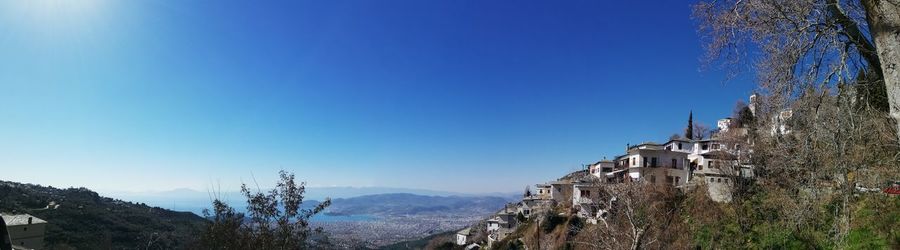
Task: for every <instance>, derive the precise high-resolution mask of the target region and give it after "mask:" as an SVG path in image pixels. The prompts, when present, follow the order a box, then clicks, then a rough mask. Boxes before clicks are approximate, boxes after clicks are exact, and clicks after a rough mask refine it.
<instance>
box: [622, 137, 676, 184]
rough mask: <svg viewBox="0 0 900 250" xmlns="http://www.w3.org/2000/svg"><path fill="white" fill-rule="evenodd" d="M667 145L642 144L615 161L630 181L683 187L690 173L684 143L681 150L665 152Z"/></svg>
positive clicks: (630, 149)
mask: <svg viewBox="0 0 900 250" xmlns="http://www.w3.org/2000/svg"><path fill="white" fill-rule="evenodd" d="M668 145H669V144H665V145H660V144H654V143H644V144H640V145H636V146H632V147H629V148H628V152H627V154H625V155H622V156H619V157H618V158H616V161H617V162H618V163H619V166H620V167H625V168H626V169H627V170H628V171H627V177H628V178H630V179H631V180H632V181H636V180H642V181H647V182H650V183H666V184H669V185H673V186H681V185H684V184H685V183H687V180H688V173H689V172H690V163H689V162H688V159H687V156H688V154H689V153H687V152H684V143H683V144H682V150H667V146H668Z"/></svg>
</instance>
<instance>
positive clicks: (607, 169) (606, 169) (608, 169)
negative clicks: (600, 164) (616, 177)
mask: <svg viewBox="0 0 900 250" xmlns="http://www.w3.org/2000/svg"><path fill="white" fill-rule="evenodd" d="M603 172H612V168H603Z"/></svg>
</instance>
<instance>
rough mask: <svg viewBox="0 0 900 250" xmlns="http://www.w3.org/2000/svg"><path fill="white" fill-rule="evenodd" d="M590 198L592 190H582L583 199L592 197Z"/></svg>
mask: <svg viewBox="0 0 900 250" xmlns="http://www.w3.org/2000/svg"><path fill="white" fill-rule="evenodd" d="M590 196H591V191H590V190H581V197H590Z"/></svg>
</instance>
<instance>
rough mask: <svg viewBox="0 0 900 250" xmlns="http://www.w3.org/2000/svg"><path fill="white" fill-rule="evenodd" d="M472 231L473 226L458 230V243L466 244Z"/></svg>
mask: <svg viewBox="0 0 900 250" xmlns="http://www.w3.org/2000/svg"><path fill="white" fill-rule="evenodd" d="M471 231H472V228H466V229H463V230H460V231H459V232H456V244H457V245H460V246H463V245H465V244H466V241H467V240H468V238H469V236H470V235H472V233H471Z"/></svg>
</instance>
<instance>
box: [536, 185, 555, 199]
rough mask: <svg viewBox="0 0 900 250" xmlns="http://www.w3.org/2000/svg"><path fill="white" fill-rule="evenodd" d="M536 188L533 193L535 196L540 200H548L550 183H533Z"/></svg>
mask: <svg viewBox="0 0 900 250" xmlns="http://www.w3.org/2000/svg"><path fill="white" fill-rule="evenodd" d="M534 186H535V187H536V188H537V190H535V191H536V192H537V193H536V194H535V195H536V196H537V198H539V199H542V200H549V199H551V198H550V184H535V185H534Z"/></svg>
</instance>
